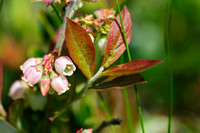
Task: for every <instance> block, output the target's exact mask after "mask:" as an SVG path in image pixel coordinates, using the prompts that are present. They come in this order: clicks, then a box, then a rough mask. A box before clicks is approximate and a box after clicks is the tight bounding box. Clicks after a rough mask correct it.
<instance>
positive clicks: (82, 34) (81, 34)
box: [65, 18, 95, 79]
mask: <svg viewBox="0 0 200 133" xmlns="http://www.w3.org/2000/svg"><path fill="white" fill-rule="evenodd" d="M65 36H66V43H67V47H68V50H69V54H70V56H71V57H72V59H73V61H74V62H75V63H76V65H77V66H78V67H79V68H80V70H81V71H82V72H83V74H84V75H85V76H86V77H87V78H89V79H90V78H91V77H92V76H93V75H94V66H95V48H94V44H93V43H92V40H91V38H90V36H89V35H88V33H87V31H86V30H85V29H84V28H83V27H82V26H80V25H79V24H77V23H75V22H73V21H72V20H70V19H69V18H67V24H66V33H65Z"/></svg>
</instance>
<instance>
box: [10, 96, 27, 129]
mask: <svg viewBox="0 0 200 133" xmlns="http://www.w3.org/2000/svg"><path fill="white" fill-rule="evenodd" d="M23 109H24V100H23V99H22V98H19V99H17V100H15V101H13V102H12V104H11V105H10V107H9V114H8V121H9V123H10V124H11V125H13V126H14V127H15V128H17V129H19V130H21V129H22V127H21V118H22V114H23Z"/></svg>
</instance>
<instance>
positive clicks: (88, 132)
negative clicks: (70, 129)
mask: <svg viewBox="0 0 200 133" xmlns="http://www.w3.org/2000/svg"><path fill="white" fill-rule="evenodd" d="M92 130H93V129H80V130H78V131H77V132H76V133H92Z"/></svg>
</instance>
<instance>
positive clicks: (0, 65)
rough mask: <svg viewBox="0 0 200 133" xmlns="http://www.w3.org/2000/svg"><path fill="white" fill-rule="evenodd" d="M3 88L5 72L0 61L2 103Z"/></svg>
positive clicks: (0, 94)
mask: <svg viewBox="0 0 200 133" xmlns="http://www.w3.org/2000/svg"><path fill="white" fill-rule="evenodd" d="M3 87H4V72H3V63H2V61H1V59H0V103H1V100H2V95H3Z"/></svg>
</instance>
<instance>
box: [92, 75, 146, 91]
mask: <svg viewBox="0 0 200 133" xmlns="http://www.w3.org/2000/svg"><path fill="white" fill-rule="evenodd" d="M100 81H101V80H100ZM142 83H146V81H145V80H144V78H143V77H142V76H141V75H140V74H138V73H137V74H131V75H123V76H108V77H107V78H106V79H104V81H103V83H97V84H96V85H94V86H92V87H91V88H90V89H94V90H104V89H123V88H125V87H129V86H133V85H135V84H142Z"/></svg>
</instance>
